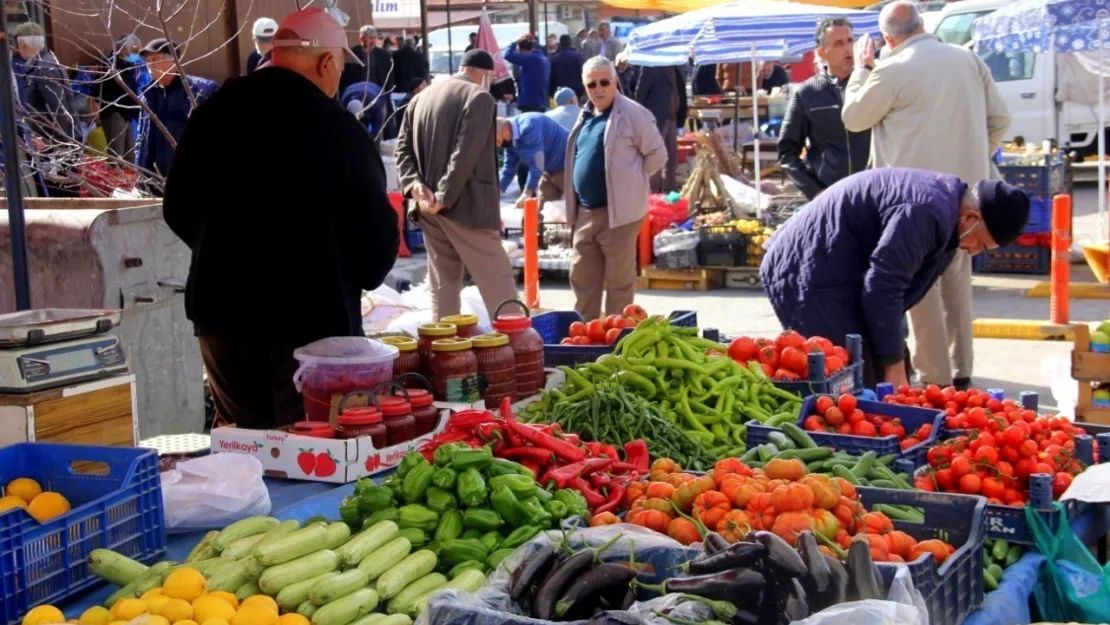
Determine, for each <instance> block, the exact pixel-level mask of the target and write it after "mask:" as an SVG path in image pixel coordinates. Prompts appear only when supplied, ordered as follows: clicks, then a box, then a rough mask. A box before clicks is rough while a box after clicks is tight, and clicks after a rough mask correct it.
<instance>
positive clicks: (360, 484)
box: [355, 477, 377, 497]
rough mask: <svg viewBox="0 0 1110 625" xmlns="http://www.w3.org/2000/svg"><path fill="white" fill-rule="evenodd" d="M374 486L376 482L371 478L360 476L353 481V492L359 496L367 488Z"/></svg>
mask: <svg viewBox="0 0 1110 625" xmlns="http://www.w3.org/2000/svg"><path fill="white" fill-rule="evenodd" d="M374 486H377V484H375V483H374V481H373V480H369V479H367V478H364V477H360V478H358V480H357V481H356V482H355V494H356V495H358V496H360V497H361V496H362V493H364V492H365V491H367V490H369V489H370V488H372V487H374Z"/></svg>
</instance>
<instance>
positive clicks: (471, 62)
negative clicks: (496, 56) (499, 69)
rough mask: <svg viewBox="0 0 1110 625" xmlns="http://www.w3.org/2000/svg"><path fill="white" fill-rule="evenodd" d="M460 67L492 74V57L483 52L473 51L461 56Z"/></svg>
mask: <svg viewBox="0 0 1110 625" xmlns="http://www.w3.org/2000/svg"><path fill="white" fill-rule="evenodd" d="M462 66H463V67H473V68H475V69H484V70H487V71H491V72H492V71H493V57H492V56H491V55H490V53H489V52H486V51H485V50H479V49H474V50H471V51H470V52H467V53H466V54H464V55H463V58H462Z"/></svg>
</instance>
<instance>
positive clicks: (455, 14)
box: [374, 9, 499, 31]
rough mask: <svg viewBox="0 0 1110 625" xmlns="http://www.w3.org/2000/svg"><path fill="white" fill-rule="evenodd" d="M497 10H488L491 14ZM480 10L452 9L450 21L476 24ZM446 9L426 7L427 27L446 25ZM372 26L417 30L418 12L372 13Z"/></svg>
mask: <svg viewBox="0 0 1110 625" xmlns="http://www.w3.org/2000/svg"><path fill="white" fill-rule="evenodd" d="M498 12H499V11H490V12H489V13H490V14H491V15H492V14H494V13H498ZM481 15H482V11H481V10H477V11H475V10H457V11H456V10H452V11H451V23H452V24H455V25H459V24H469V23H472V24H477V23H478V18H479V17H481ZM447 25H448V24H447V11H445V10H441V9H428V29H429V30H434V29H436V28H442V27H444V26H447ZM374 27H375V28H377V29H378V30H385V31H394V30H419V29H420V14H419V12H418V13H417V14H416V15H400V16H396V17H394V16H388V17H385V16H382V15H381V14H380V13H375V14H374Z"/></svg>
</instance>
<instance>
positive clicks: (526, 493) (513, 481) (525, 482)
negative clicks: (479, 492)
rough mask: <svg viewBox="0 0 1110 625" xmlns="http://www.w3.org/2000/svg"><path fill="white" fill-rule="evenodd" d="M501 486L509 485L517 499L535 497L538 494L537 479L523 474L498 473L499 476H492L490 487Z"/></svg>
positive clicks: (494, 488) (495, 488)
mask: <svg viewBox="0 0 1110 625" xmlns="http://www.w3.org/2000/svg"><path fill="white" fill-rule="evenodd" d="M499 486H507V487H508V488H509V490H511V491H512V492H513V495H515V496H516V498H517V499H524V498H526V497H533V498H534V497H535V495H536V482H535V480H533V479H532V478H530V477H525V476H523V475H498V476H497V477H491V478H490V480H489V487H490V488H491V489H493V490H497V488H498V487H499Z"/></svg>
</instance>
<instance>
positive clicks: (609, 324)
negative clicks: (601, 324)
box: [605, 315, 621, 330]
mask: <svg viewBox="0 0 1110 625" xmlns="http://www.w3.org/2000/svg"><path fill="white" fill-rule="evenodd" d="M620 322H621V316H620V315H609V316H608V317H606V318H605V328H606V329H607V330H612V329H613V328H618V327H620V325H619V324H620Z"/></svg>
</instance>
